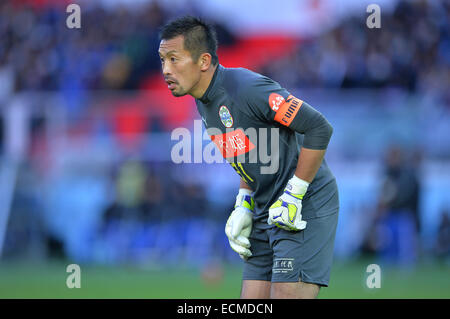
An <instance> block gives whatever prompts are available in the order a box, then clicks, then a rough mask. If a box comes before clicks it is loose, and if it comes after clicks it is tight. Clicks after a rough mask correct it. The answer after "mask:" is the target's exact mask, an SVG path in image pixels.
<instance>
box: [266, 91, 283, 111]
mask: <svg viewBox="0 0 450 319" xmlns="http://www.w3.org/2000/svg"><path fill="white" fill-rule="evenodd" d="M283 103H284V97H282V96H281V95H280V94H278V93H272V94H270V96H269V105H270V108H271V109H272V110H274V111H275V112H277V111H278V110H279V109H280V106H281V105H282V104H283Z"/></svg>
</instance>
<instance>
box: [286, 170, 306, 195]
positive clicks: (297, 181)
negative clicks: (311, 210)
mask: <svg viewBox="0 0 450 319" xmlns="http://www.w3.org/2000/svg"><path fill="white" fill-rule="evenodd" d="M308 187H309V183H308V182H307V181H305V180H303V179H301V178H298V177H297V176H295V175H294V176H292V178H291V179H290V180H289V182H288V185H287V186H286V190H287V191H289V192H290V193H292V194H296V195H300V196H301V197H303V196H304V195H305V194H306V191H307V190H308Z"/></svg>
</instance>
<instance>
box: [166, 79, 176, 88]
mask: <svg viewBox="0 0 450 319" xmlns="http://www.w3.org/2000/svg"><path fill="white" fill-rule="evenodd" d="M166 83H167V88H168V89H169V90H173V89H174V88H175V86H176V82H175V81H173V80H166Z"/></svg>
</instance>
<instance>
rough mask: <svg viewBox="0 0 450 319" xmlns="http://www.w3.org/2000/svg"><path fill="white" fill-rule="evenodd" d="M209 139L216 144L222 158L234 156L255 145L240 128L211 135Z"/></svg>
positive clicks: (245, 151) (249, 149)
mask: <svg viewBox="0 0 450 319" xmlns="http://www.w3.org/2000/svg"><path fill="white" fill-rule="evenodd" d="M211 140H212V141H213V142H214V144H216V146H217V148H218V149H219V151H220V152H221V153H222V156H223V157H224V158H230V157H236V156H239V155H242V154H245V153H248V152H249V151H251V150H252V149H254V148H255V145H254V144H253V143H252V142H251V141H250V139H249V138H248V137H247V135H245V133H244V131H243V130H242V129H236V130H234V131H232V132H227V133H223V134H218V135H212V136H211Z"/></svg>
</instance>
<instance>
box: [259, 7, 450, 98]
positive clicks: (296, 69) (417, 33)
mask: <svg viewBox="0 0 450 319" xmlns="http://www.w3.org/2000/svg"><path fill="white" fill-rule="evenodd" d="M366 17H367V16H364V15H360V16H358V17H350V18H349V19H347V20H344V21H342V23H340V24H339V25H338V26H337V27H335V28H334V29H332V30H330V31H329V32H326V33H325V34H323V35H321V36H320V37H318V38H314V39H304V40H303V41H301V42H300V43H299V45H298V50H296V51H295V52H293V53H292V54H290V55H289V56H288V57H286V58H285V59H279V60H276V61H273V63H271V64H269V65H267V66H266V68H264V70H263V72H264V73H266V74H267V75H268V76H269V77H272V78H274V79H277V80H278V81H280V82H281V83H283V85H286V86H288V87H292V88H296V87H300V88H302V87H330V88H332V87H337V88H380V87H394V88H402V89H407V90H409V91H411V92H418V93H420V94H430V95H433V96H435V97H437V98H439V99H443V100H444V101H445V102H446V105H450V90H449V89H448V88H449V83H450V23H449V21H450V2H448V1H400V2H399V3H398V5H397V6H396V8H395V10H394V11H393V12H392V13H389V12H385V11H383V10H381V28H380V29H377V28H373V29H369V28H367V27H362V26H364V25H365V23H366V21H365V19H366Z"/></svg>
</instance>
